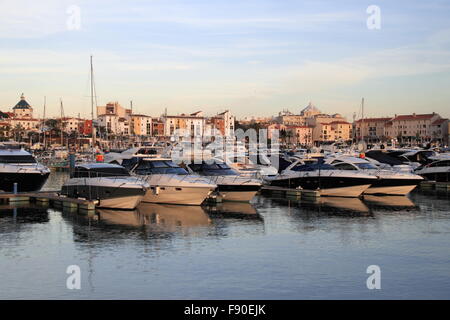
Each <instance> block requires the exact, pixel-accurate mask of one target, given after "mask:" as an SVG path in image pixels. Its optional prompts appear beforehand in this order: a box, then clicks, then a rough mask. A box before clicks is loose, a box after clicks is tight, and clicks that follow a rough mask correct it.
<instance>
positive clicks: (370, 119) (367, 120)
mask: <svg viewBox="0 0 450 320" xmlns="http://www.w3.org/2000/svg"><path fill="white" fill-rule="evenodd" d="M391 119H392V118H364V119H359V120H357V121H356V122H357V123H360V122H363V121H364V122H387V121H389V120H391Z"/></svg>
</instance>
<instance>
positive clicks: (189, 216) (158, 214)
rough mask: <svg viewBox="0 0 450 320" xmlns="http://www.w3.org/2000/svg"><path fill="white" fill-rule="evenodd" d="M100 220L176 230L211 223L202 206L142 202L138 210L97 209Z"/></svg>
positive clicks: (108, 222)
mask: <svg viewBox="0 0 450 320" xmlns="http://www.w3.org/2000/svg"><path fill="white" fill-rule="evenodd" d="M97 216H98V220H99V221H100V222H105V223H107V224H114V225H122V226H130V227H140V226H146V227H149V228H155V229H158V230H160V231H166V232H174V231H177V230H179V229H180V228H181V229H182V228H192V227H202V226H208V225H210V224H211V220H210V219H209V217H208V215H207V214H206V212H205V210H203V208H201V207H200V206H179V205H162V204H154V203H141V204H140V205H139V206H138V207H137V209H136V210H133V211H121V210H108V209H98V210H97Z"/></svg>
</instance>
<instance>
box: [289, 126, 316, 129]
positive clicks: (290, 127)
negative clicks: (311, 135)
mask: <svg viewBox="0 0 450 320" xmlns="http://www.w3.org/2000/svg"><path fill="white" fill-rule="evenodd" d="M286 128H288V129H306V128H312V127H310V126H286Z"/></svg>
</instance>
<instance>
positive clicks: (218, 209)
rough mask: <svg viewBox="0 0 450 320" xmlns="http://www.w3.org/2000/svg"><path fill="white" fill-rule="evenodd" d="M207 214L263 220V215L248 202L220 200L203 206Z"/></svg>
mask: <svg viewBox="0 0 450 320" xmlns="http://www.w3.org/2000/svg"><path fill="white" fill-rule="evenodd" d="M204 208H205V210H206V211H207V212H208V214H210V215H212V216H215V217H221V218H237V219H249V220H257V221H263V217H262V216H261V215H260V214H259V213H258V211H256V209H255V207H254V206H253V205H252V204H250V203H248V202H222V203H217V204H214V205H206V206H204Z"/></svg>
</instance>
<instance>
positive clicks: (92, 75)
mask: <svg viewBox="0 0 450 320" xmlns="http://www.w3.org/2000/svg"><path fill="white" fill-rule="evenodd" d="M91 121H92V148H93V149H95V145H96V143H95V135H96V133H95V126H94V67H93V65H92V55H91Z"/></svg>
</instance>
